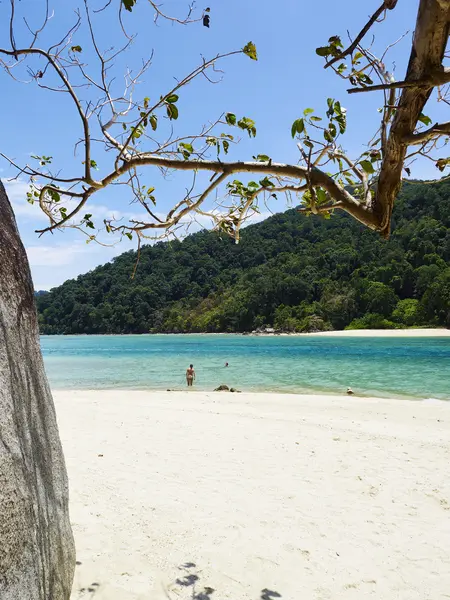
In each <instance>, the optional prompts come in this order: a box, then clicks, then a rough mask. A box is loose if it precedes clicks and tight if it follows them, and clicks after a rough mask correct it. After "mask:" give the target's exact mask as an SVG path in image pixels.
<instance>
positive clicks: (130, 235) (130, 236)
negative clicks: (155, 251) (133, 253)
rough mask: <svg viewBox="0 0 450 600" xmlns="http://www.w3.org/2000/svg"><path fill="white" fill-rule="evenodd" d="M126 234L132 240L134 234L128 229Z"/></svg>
mask: <svg viewBox="0 0 450 600" xmlns="http://www.w3.org/2000/svg"><path fill="white" fill-rule="evenodd" d="M125 235H126V236H127V238H128V239H129V240H132V239H133V234H132V233H130V232H129V231H126V232H125Z"/></svg>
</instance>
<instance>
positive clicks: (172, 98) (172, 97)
mask: <svg viewBox="0 0 450 600" xmlns="http://www.w3.org/2000/svg"><path fill="white" fill-rule="evenodd" d="M177 101H178V96H177V95H176V94H170V96H167V98H166V102H168V103H169V104H174V103H175V102H177Z"/></svg>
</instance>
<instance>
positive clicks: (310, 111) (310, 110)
mask: <svg viewBox="0 0 450 600" xmlns="http://www.w3.org/2000/svg"><path fill="white" fill-rule="evenodd" d="M313 112H314V109H313V108H305V110H304V111H303V115H304V116H305V117H307V116H308V115H310V114H311V113H313Z"/></svg>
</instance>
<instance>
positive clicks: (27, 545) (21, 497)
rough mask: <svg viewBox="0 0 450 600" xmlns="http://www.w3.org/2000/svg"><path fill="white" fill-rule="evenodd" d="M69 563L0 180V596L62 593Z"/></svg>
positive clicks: (21, 598) (58, 475)
mask: <svg viewBox="0 0 450 600" xmlns="http://www.w3.org/2000/svg"><path fill="white" fill-rule="evenodd" d="M74 566H75V549H74V543H73V536H72V531H71V528H70V522H69V512H68V483H67V474H66V468H65V464H64V457H63V453H62V448H61V443H60V440H59V433H58V427H57V423H56V416H55V409H54V405H53V399H52V396H51V392H50V388H49V385H48V383H47V377H46V375H45V371H44V365H43V361H42V355H41V351H40V346H39V337H38V328H37V319H36V312H35V306H34V294H33V285H32V281H31V275H30V269H29V266H28V260H27V256H26V254H25V250H24V248H23V245H22V242H21V240H20V237H19V233H18V231H17V226H16V222H15V219H14V214H13V211H12V209H11V206H10V204H9V201H8V198H7V196H6V192H5V189H4V187H3V185H2V184H1V182H0V598H1V600H68V598H69V596H70V589H71V585H72V579H73V571H74Z"/></svg>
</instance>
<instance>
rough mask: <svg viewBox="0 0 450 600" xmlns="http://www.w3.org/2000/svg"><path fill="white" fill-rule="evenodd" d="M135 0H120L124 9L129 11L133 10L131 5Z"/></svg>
mask: <svg viewBox="0 0 450 600" xmlns="http://www.w3.org/2000/svg"><path fill="white" fill-rule="evenodd" d="M136 2H137V0H122V5H123V7H124V8H125V10H128V11H129V12H131V11H132V10H133V6H134V5H135V4H136Z"/></svg>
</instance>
